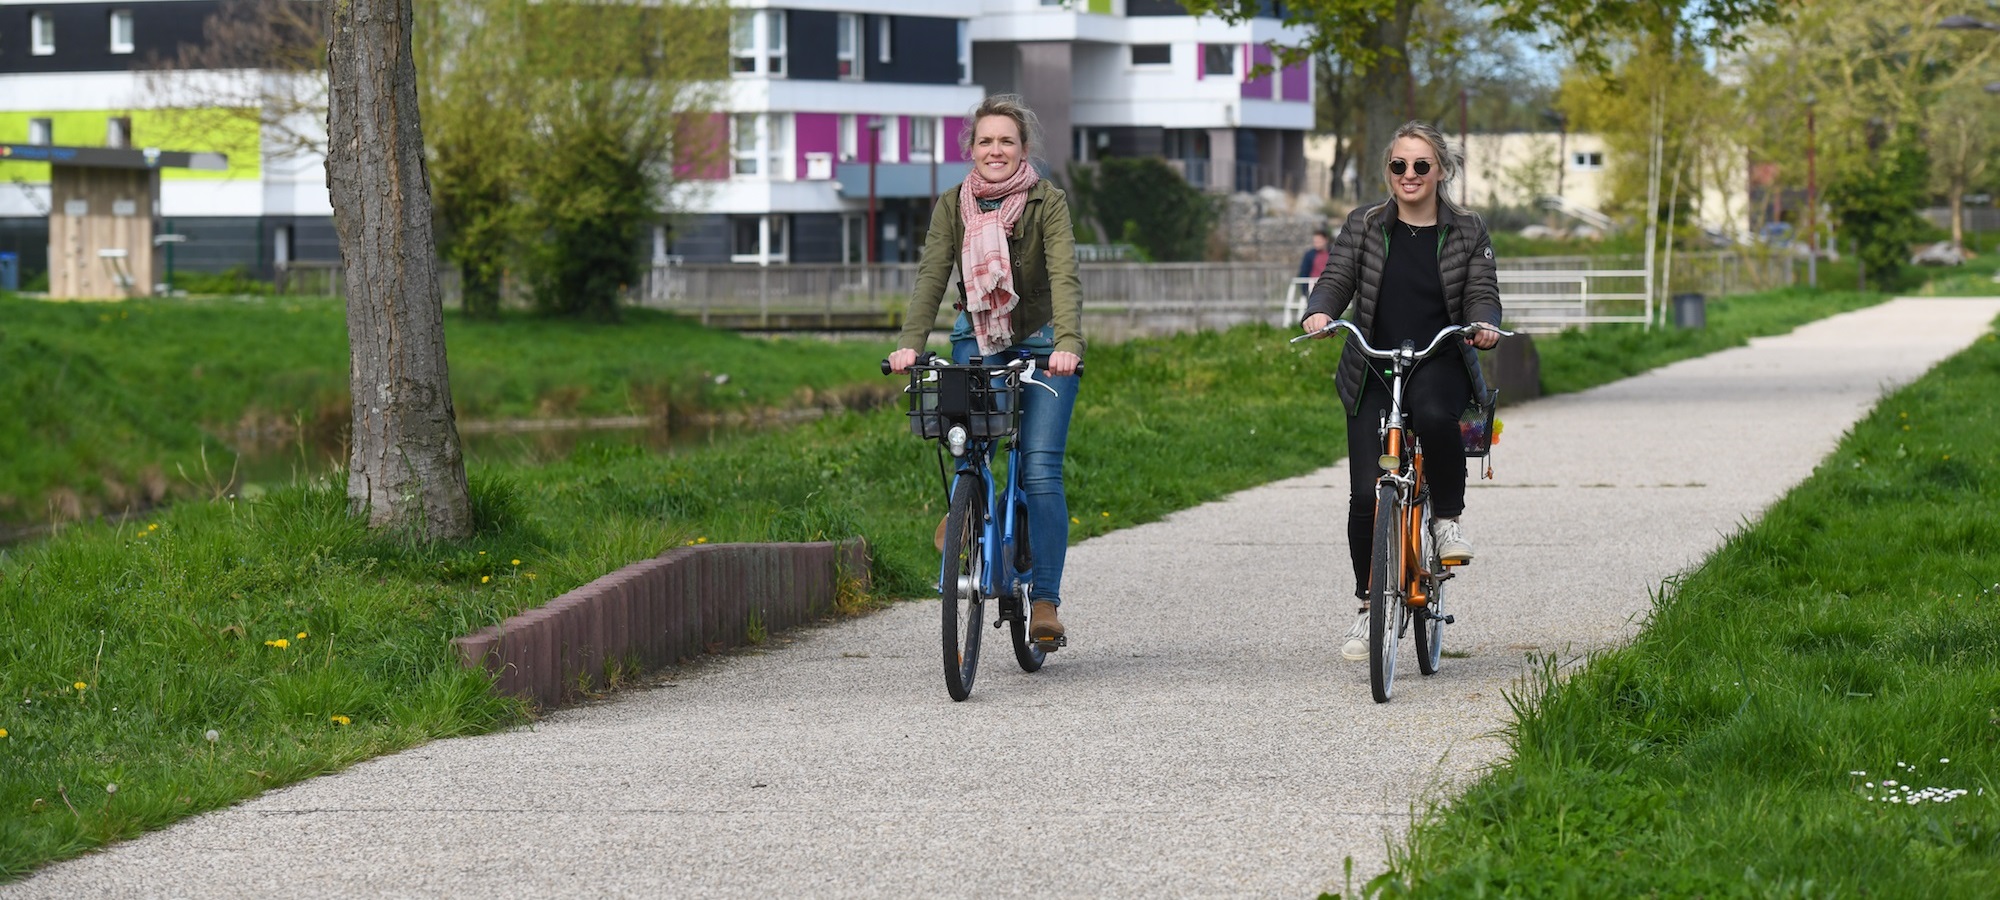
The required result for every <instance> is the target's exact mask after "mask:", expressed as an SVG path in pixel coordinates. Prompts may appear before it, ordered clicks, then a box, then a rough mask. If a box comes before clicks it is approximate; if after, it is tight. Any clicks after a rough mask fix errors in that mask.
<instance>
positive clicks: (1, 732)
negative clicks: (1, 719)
mask: <svg viewBox="0 0 2000 900" xmlns="http://www.w3.org/2000/svg"><path fill="white" fill-rule="evenodd" d="M6 739H7V729H5V728H0V741H4V740H6Z"/></svg>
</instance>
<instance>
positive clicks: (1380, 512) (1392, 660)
mask: <svg viewBox="0 0 2000 900" xmlns="http://www.w3.org/2000/svg"><path fill="white" fill-rule="evenodd" d="M1402 524H1403V507H1402V504H1401V502H1400V501H1399V499H1398V498H1397V496H1396V486H1395V485H1393V484H1381V485H1377V486H1376V488H1375V548H1374V552H1373V553H1372V554H1370V558H1369V567H1368V687H1369V688H1370V689H1371V690H1373V691H1374V693H1375V702H1376V703H1387V702H1389V697H1390V696H1391V695H1392V694H1394V693H1395V689H1396V644H1397V641H1396V638H1397V637H1399V636H1400V634H1401V632H1402V625H1403V619H1404V617H1405V616H1408V615H1409V614H1410V611H1409V607H1407V606H1406V605H1404V603H1403V528H1402Z"/></svg>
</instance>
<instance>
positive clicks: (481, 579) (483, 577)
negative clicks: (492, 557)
mask: <svg viewBox="0 0 2000 900" xmlns="http://www.w3.org/2000/svg"><path fill="white" fill-rule="evenodd" d="M492 580H493V576H491V575H481V576H479V583H480V584H485V583H486V582H489V581H492Z"/></svg>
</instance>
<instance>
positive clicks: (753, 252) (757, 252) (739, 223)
mask: <svg viewBox="0 0 2000 900" xmlns="http://www.w3.org/2000/svg"><path fill="white" fill-rule="evenodd" d="M789 225H790V222H789V217H788V216H737V217H735V218H733V219H731V220H730V239H729V261H730V262H739V263H774V262H779V263H781V262H784V261H786V260H787V259H789V258H790V257H791V254H790V252H789V248H788V247H787V246H786V245H787V240H786V238H787V237H789V235H787V234H786V232H787V231H788V230H789V227H788V226H789Z"/></svg>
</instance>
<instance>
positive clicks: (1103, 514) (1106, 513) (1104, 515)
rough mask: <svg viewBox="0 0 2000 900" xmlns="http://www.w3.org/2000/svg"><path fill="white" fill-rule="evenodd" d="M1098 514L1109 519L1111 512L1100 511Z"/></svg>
mask: <svg viewBox="0 0 2000 900" xmlns="http://www.w3.org/2000/svg"><path fill="white" fill-rule="evenodd" d="M1098 515H1099V516H1100V517H1103V518H1106V519H1109V518H1111V513H1109V512H1101V513H1098Z"/></svg>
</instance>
